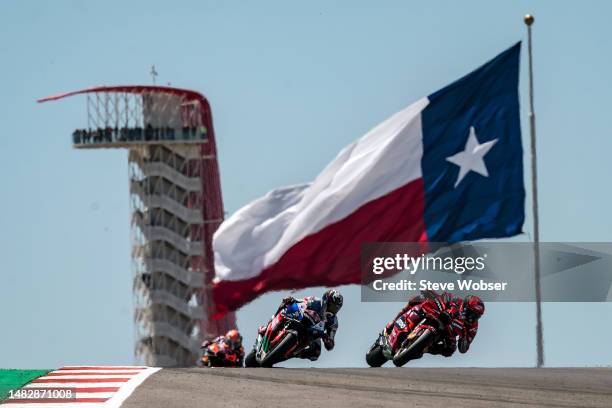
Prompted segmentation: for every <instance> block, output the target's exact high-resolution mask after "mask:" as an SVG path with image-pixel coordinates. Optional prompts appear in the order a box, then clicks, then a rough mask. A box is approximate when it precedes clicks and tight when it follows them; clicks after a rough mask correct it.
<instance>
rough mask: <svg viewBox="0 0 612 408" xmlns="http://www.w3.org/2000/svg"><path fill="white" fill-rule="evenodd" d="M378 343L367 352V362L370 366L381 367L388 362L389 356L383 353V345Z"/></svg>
mask: <svg viewBox="0 0 612 408" xmlns="http://www.w3.org/2000/svg"><path fill="white" fill-rule="evenodd" d="M377 343H378V342H377ZM377 343H375V344H374V345H373V346H372V347H371V348H370V351H368V352H367V353H366V363H368V365H369V366H370V367H380V366H382V365H383V364H385V363H386V362H387V358H386V357H385V356H384V355H383V349H382V347H381V346H380V345H379V344H377Z"/></svg>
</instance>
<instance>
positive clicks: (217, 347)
mask: <svg viewBox="0 0 612 408" xmlns="http://www.w3.org/2000/svg"><path fill="white" fill-rule="evenodd" d="M202 350H203V352H202V358H201V359H200V362H201V364H202V366H204V367H239V366H242V362H241V361H240V358H239V356H238V353H236V352H233V351H231V350H229V347H228V346H227V345H226V344H225V343H223V342H217V341H211V342H205V343H204V344H203V345H202Z"/></svg>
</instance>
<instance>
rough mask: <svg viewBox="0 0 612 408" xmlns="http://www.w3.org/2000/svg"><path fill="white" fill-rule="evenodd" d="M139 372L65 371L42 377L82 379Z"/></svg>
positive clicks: (136, 372)
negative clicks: (74, 377)
mask: <svg viewBox="0 0 612 408" xmlns="http://www.w3.org/2000/svg"><path fill="white" fill-rule="evenodd" d="M139 372H140V371H91V372H90V371H87V372H82V371H77V372H74V373H72V372H71V373H69V372H66V371H62V372H52V373H49V374H46V375H44V377H68V376H71V375H74V376H79V377H84V376H86V375H89V376H92V375H119V376H121V375H134V374H138V373H139Z"/></svg>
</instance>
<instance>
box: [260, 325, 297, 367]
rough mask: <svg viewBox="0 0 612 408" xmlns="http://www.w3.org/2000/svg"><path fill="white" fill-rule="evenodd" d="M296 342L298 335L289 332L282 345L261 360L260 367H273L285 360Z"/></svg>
mask: <svg viewBox="0 0 612 408" xmlns="http://www.w3.org/2000/svg"><path fill="white" fill-rule="evenodd" d="M296 341H297V334H296V333H294V332H287V334H286V335H285V337H284V338H283V339H282V340H281V341H280V343H278V345H277V346H276V347H275V348H274V349H273V350H272V351H270V352H269V353H268V354H266V356H265V357H264V358H263V359H262V360H261V362H260V365H261V366H262V367H272V366H273V365H274V364H276V363H280V362H281V361H283V360H285V354H287V351H289V349H291V347H293V345H294V344H295V342H296Z"/></svg>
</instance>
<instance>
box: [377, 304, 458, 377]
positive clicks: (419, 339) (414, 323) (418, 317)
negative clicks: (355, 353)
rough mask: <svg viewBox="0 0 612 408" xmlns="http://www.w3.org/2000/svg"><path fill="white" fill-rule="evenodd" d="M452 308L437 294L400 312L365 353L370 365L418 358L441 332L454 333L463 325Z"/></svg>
mask: <svg viewBox="0 0 612 408" xmlns="http://www.w3.org/2000/svg"><path fill="white" fill-rule="evenodd" d="M455 314H456V313H455V311H454V310H453V309H452V307H451V306H450V305H449V303H448V302H447V301H446V299H444V298H443V296H440V295H434V296H432V297H431V298H430V299H427V300H425V301H424V302H423V303H421V304H419V305H416V306H414V307H413V308H411V309H410V310H408V311H407V312H406V313H405V314H403V315H402V316H400V317H399V318H398V319H397V320H396V321H395V323H394V324H393V328H392V329H391V332H390V333H389V334H386V332H385V331H383V332H382V333H381V334H380V335H379V336H378V339H377V340H376V341H375V342H374V344H373V345H372V347H370V350H369V351H368V353H367V354H366V362H367V363H368V365H369V366H370V367H380V366H382V365H383V364H384V363H386V362H387V361H388V360H392V361H393V364H395V365H396V366H397V367H401V366H403V365H404V364H406V363H407V362H408V361H410V360H413V359H417V358H420V357H421V356H422V355H423V354H424V353H426V352H427V351H428V349H429V348H430V347H431V346H432V345H434V344H436V343H437V342H439V341H440V340H441V339H442V338H443V336H456V333H459V332H460V331H461V327H462V325H463V323H462V321H461V320H460V319H457V318H456V317H455Z"/></svg>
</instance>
